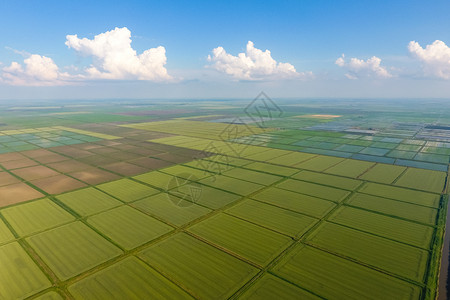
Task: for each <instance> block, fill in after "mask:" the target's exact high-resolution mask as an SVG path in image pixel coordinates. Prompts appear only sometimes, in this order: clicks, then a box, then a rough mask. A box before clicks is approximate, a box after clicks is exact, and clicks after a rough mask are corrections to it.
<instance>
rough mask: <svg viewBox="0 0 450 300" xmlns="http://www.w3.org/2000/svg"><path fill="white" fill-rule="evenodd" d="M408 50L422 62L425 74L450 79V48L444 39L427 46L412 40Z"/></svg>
mask: <svg viewBox="0 0 450 300" xmlns="http://www.w3.org/2000/svg"><path fill="white" fill-rule="evenodd" d="M408 50H409V52H410V53H411V54H412V56H413V57H414V58H416V59H418V60H419V61H421V62H422V66H423V71H424V73H425V75H427V76H433V77H438V78H443V79H450V48H449V47H448V46H447V45H446V44H445V43H444V42H443V41H440V40H436V41H434V42H433V43H432V44H431V45H427V46H426V47H425V48H422V47H421V46H420V44H419V43H418V42H416V41H411V42H409V45H408Z"/></svg>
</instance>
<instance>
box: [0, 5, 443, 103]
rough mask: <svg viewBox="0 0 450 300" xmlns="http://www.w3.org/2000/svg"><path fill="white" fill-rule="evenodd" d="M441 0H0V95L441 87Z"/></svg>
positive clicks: (382, 93) (436, 90) (245, 94)
mask: <svg viewBox="0 0 450 300" xmlns="http://www.w3.org/2000/svg"><path fill="white" fill-rule="evenodd" d="M449 13H450V2H449V1H447V0H446V1H444V0H443V1H434V0H430V1H415V0H409V1H396V0H391V1H384V0H379V1H367V0H359V1H351V0H343V1H336V0H329V1H325V0H311V1H304V0H303V1H302V0H297V1H194V0H192V1H157V2H156V1H63V0H60V1H46V0H41V1H34V0H31V1H30V0H28V1H21V0H14V1H13V0H11V1H4V0H0V99H3V100H11V99H97V98H101V99H105V98H127V99H133V98H136V99H141V98H142V99H153V98H155V99H164V98H178V99H179V98H189V99H192V98H200V99H204V98H205V99H210V98H217V99H223V98H251V97H254V96H256V95H257V94H259V92H261V91H265V92H266V93H267V94H269V95H270V96H271V97H283V98H285V97H289V98H450V96H449V95H450V17H449Z"/></svg>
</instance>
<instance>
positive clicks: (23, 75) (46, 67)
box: [0, 54, 70, 86]
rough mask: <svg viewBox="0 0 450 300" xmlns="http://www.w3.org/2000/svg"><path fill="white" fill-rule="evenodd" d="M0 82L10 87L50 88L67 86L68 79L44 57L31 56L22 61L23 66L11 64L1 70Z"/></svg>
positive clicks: (65, 74)
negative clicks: (52, 86)
mask: <svg viewBox="0 0 450 300" xmlns="http://www.w3.org/2000/svg"><path fill="white" fill-rule="evenodd" d="M2 71H3V73H2V74H1V76H0V81H2V82H4V83H6V84H10V85H22V86H51V85H64V84H67V82H66V80H67V79H68V78H69V77H70V76H69V75H68V74H67V73H65V72H60V71H59V69H58V66H57V65H56V64H55V62H54V61H53V60H52V59H51V58H49V57H46V56H41V55H38V54H31V55H29V56H28V57H27V58H26V59H24V61H23V65H22V64H19V63H18V62H15V61H14V62H12V63H11V65H9V66H7V67H4V68H2Z"/></svg>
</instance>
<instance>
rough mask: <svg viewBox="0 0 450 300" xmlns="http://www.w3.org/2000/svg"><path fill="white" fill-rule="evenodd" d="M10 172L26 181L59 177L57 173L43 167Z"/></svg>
mask: <svg viewBox="0 0 450 300" xmlns="http://www.w3.org/2000/svg"><path fill="white" fill-rule="evenodd" d="M12 172H13V173H14V174H16V175H17V176H19V177H21V178H23V179H25V180H28V181H31V180H35V179H40V178H47V177H52V176H56V175H59V173H58V172H56V171H54V170H52V169H50V168H47V167H44V166H34V167H27V168H22V169H18V170H13V171H12Z"/></svg>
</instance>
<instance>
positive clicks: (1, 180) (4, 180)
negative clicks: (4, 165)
mask: <svg viewBox="0 0 450 300" xmlns="http://www.w3.org/2000/svg"><path fill="white" fill-rule="evenodd" d="M19 182H21V181H20V180H19V179H17V178H16V177H14V176H12V175H11V174H9V173H7V172H0V186H4V185H9V184H13V183H19Z"/></svg>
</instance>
